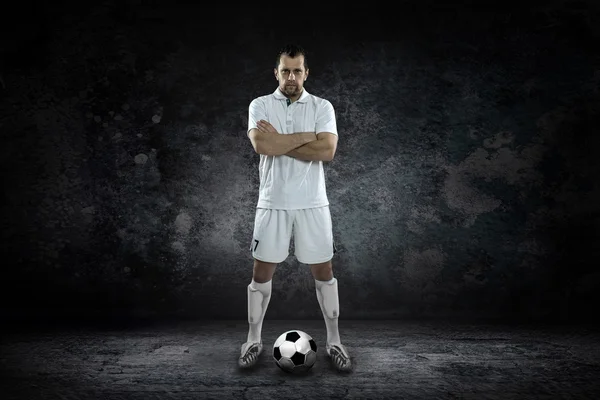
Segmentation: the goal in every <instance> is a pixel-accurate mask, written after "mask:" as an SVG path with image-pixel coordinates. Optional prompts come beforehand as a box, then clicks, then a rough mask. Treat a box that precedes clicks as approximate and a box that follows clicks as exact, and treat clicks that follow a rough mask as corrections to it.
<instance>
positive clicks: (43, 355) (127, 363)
mask: <svg viewBox="0 0 600 400" xmlns="http://www.w3.org/2000/svg"><path fill="white" fill-rule="evenodd" d="M289 329H300V330H304V331H305V332H307V333H309V334H310V335H312V336H313V338H314V339H315V340H316V342H317V345H318V346H319V348H318V358H317V362H316V364H315V366H314V367H313V369H312V370H311V371H310V372H309V373H308V374H307V375H305V376H294V375H290V374H286V373H285V372H283V371H281V370H280V369H279V368H277V367H276V366H275V364H274V362H273V361H272V358H271V346H272V344H273V342H274V341H275V339H276V338H277V337H278V336H279V334H281V333H282V332H284V331H286V330H289ZM340 329H341V333H342V339H343V341H344V342H345V344H346V345H347V346H348V348H349V350H350V351H351V352H352V356H353V360H354V365H355V367H354V371H353V372H352V373H350V374H340V373H337V372H336V371H334V370H333V369H332V367H331V365H330V364H329V360H328V359H327V358H326V355H325V351H324V350H325V349H324V340H325V327H324V323H323V322H322V321H271V320H267V321H265V325H264V329H263V340H264V342H265V351H264V352H263V354H262V355H261V358H260V363H259V365H258V366H257V368H256V369H254V370H251V371H239V370H238V369H237V365H236V359H237V356H238V354H239V347H240V345H241V342H242V341H243V340H245V337H246V333H247V325H246V322H245V321H239V322H237V323H236V322H235V321H218V322H179V323H171V324H160V325H159V324H154V325H145V326H137V327H128V328H126V327H121V328H114V327H113V328H106V327H105V328H93V329H92V328H89V327H88V328H77V329H73V328H70V329H62V330H61V329H57V328H54V329H52V330H50V329H40V328H38V329H37V330H35V331H12V332H8V333H7V332H5V333H4V334H3V337H2V342H1V344H0V373H1V377H2V378H1V382H2V383H1V387H0V393H1V394H2V395H1V397H2V398H3V399H5V400H8V399H31V400H34V399H63V400H64V399H103V400H108V399H128V400H132V399H144V400H150V399H195V400H197V399H220V400H224V399H261V400H264V399H314V398H319V399H355V398H356V399H358V398H360V399H456V398H460V399H558V398H561V399H595V400H597V399H600V345H599V343H600V341H599V338H600V331H599V330H598V329H596V328H591V327H564V326H563V327H548V326H546V327H541V326H537V327H531V326H507V325H497V324H495V325H475V324H466V323H447V322H445V323H442V322H402V321H377V322H373V321H344V320H342V321H340Z"/></svg>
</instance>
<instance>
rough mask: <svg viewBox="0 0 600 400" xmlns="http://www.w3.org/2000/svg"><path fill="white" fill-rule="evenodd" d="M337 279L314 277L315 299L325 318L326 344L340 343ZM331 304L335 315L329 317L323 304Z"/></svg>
mask: <svg viewBox="0 0 600 400" xmlns="http://www.w3.org/2000/svg"><path fill="white" fill-rule="evenodd" d="M337 286H338V285H337V279H335V278H331V280H329V281H319V280H316V279H315V287H316V292H317V300H318V301H319V306H320V307H321V312H322V313H323V319H324V320H325V327H326V328H327V344H334V343H335V344H341V341H340V332H339V329H338V317H339V313H340V310H339V297H338V287H337ZM325 303H327V304H332V305H333V307H334V308H335V310H336V313H335V317H334V318H329V317H328V316H327V311H326V310H325V307H324V304H325Z"/></svg>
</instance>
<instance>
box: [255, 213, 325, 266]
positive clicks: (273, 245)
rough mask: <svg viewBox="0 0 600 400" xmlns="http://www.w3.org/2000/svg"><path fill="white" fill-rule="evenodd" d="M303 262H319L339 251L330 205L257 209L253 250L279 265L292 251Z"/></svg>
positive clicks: (259, 257) (256, 256)
mask: <svg viewBox="0 0 600 400" xmlns="http://www.w3.org/2000/svg"><path fill="white" fill-rule="evenodd" d="M292 234H293V237H294V248H295V254H294V255H295V256H296V258H297V259H298V261H300V262H301V263H304V264H320V263H324V262H327V261H329V260H331V259H332V257H333V255H334V254H335V253H336V251H337V249H336V248H335V242H334V240H333V229H332V224H331V213H330V211H329V206H325V207H317V208H306V209H302V210H273V209H268V208H257V209H256V216H255V219H254V233H253V237H252V243H251V245H250V251H251V252H252V256H253V257H254V258H255V259H257V260H259V261H263V262H268V263H276V264H279V263H281V262H283V261H285V259H286V258H287V257H288V256H289V254H290V240H291V238H292Z"/></svg>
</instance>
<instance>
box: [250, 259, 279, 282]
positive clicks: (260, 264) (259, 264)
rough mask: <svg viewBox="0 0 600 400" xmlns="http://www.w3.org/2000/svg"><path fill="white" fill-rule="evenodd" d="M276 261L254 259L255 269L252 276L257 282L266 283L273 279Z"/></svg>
mask: <svg viewBox="0 0 600 400" xmlns="http://www.w3.org/2000/svg"><path fill="white" fill-rule="evenodd" d="M276 266H277V264H275V263H267V262H264V261H259V260H257V259H254V269H253V272H252V278H253V279H254V281H255V282H259V283H264V282H268V281H270V280H271V279H273V274H274V273H275V267H276Z"/></svg>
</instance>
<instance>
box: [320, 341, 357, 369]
mask: <svg viewBox="0 0 600 400" xmlns="http://www.w3.org/2000/svg"><path fill="white" fill-rule="evenodd" d="M325 348H326V349H327V355H328V356H329V357H331V361H332V362H333V366H334V367H335V368H336V369H337V370H338V371H350V370H351V369H352V362H351V361H350V355H349V354H348V350H346V347H345V346H344V345H343V344H341V343H338V344H333V345H330V344H329V343H327V345H326V346H325Z"/></svg>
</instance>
